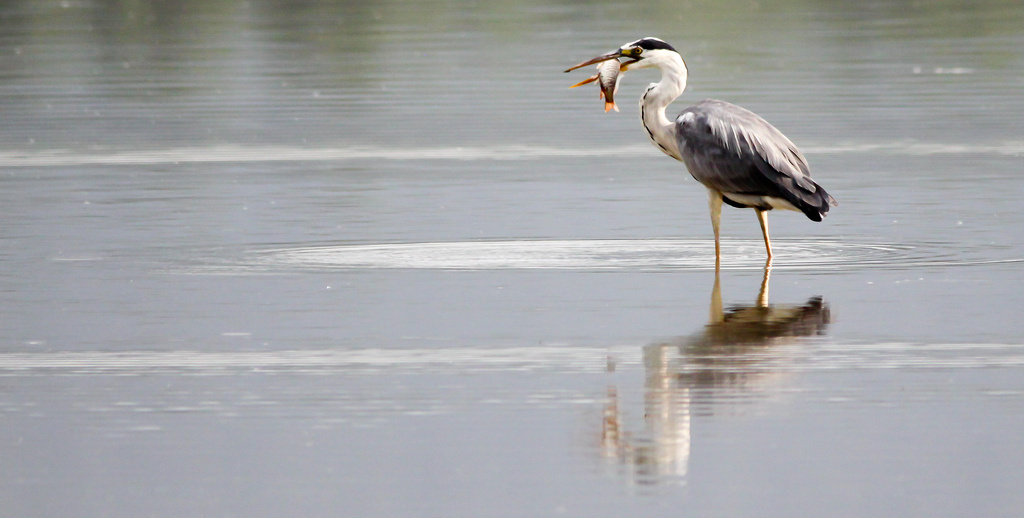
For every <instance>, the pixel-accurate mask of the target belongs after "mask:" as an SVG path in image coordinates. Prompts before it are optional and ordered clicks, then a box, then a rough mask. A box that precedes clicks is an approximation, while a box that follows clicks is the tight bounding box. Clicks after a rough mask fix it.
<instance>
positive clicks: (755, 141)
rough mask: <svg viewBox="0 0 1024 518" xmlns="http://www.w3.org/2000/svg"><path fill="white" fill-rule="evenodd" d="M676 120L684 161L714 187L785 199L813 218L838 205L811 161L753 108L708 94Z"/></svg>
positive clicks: (698, 177)
mask: <svg viewBox="0 0 1024 518" xmlns="http://www.w3.org/2000/svg"><path fill="white" fill-rule="evenodd" d="M675 125H676V135H677V137H678V139H679V151H680V154H681V155H682V157H683V162H685V163H686V166H687V168H688V169H689V170H690V174H691V175H693V177H694V178H696V179H697V181H699V182H700V183H702V184H704V185H705V186H707V187H709V188H712V189H715V190H717V191H719V192H722V193H723V194H730V193H731V194H737V195H743V196H766V197H772V198H780V199H783V200H785V201H787V202H789V203H790V204H792V205H793V206H794V207H796V208H797V209H799V210H800V211H801V212H803V213H804V214H806V215H807V217H808V218H810V219H812V220H814V221H821V218H822V216H824V215H825V213H826V212H828V210H829V208H830V206H831V205H835V204H836V201H835V199H833V198H832V196H830V195H829V194H828V193H827V192H825V190H824V189H822V188H821V186H819V185H818V184H816V183H815V182H814V181H813V180H811V177H810V170H809V168H808V166H807V160H806V159H805V158H804V156H803V154H802V153H800V150H799V149H797V147H796V146H795V145H794V144H793V142H791V141H790V140H789V139H788V138H786V136H785V135H783V134H782V132H780V131H779V130H778V129H776V128H775V126H772V125H771V124H769V123H768V122H767V121H765V120H764V119H762V118H761V117H759V116H757V114H755V113H753V112H751V111H750V110H747V109H745V108H741V107H739V106H736V105H735V104H730V103H727V102H724V101H718V100H714V99H708V100H704V101H701V102H699V103H697V104H695V105H693V106H690V107H689V108H687V109H686V110H684V111H683V113H682V114H680V115H679V117H678V118H676V123H675ZM726 201H727V202H730V201H731V200H729V198H728V196H726ZM731 204H733V205H739V206H746V205H742V204H739V203H735V202H733V203H731ZM760 208H770V207H760Z"/></svg>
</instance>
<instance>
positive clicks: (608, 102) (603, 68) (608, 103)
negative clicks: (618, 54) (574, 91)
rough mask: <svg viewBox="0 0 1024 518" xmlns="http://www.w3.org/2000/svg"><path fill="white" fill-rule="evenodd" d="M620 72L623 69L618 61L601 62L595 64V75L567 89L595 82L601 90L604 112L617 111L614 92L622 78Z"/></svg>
mask: <svg viewBox="0 0 1024 518" xmlns="http://www.w3.org/2000/svg"><path fill="white" fill-rule="evenodd" d="M622 70H623V67H622V65H621V64H620V63H619V60H618V59H609V60H606V61H601V62H599V63H598V64H597V74H595V75H593V76H590V77H588V78H587V79H584V80H583V81H580V82H579V83H576V84H574V85H572V86H570V87H569V88H576V87H577V86H582V85H585V84H587V83H593V82H594V81H597V85H598V86H599V87H600V88H601V99H604V112H605V113H608V111H609V110H612V109H614V110H615V111H619V107H618V106H616V105H615V92H616V91H618V89H619V79H620V78H621V77H622V76H621V75H620V72H621V71H622Z"/></svg>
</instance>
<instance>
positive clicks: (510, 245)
mask: <svg viewBox="0 0 1024 518" xmlns="http://www.w3.org/2000/svg"><path fill="white" fill-rule="evenodd" d="M773 250H774V252H775V257H774V260H773V268H776V269H791V270H809V271H831V270H839V269H842V270H850V269H858V268H871V267H885V268H918V267H926V266H962V265H973V264H993V263H1010V262H1021V261H1024V259H1021V258H1005V257H1004V258H1000V257H997V256H995V255H994V253H993V251H992V250H988V249H984V250H982V249H978V250H973V249H968V248H964V247H961V246H960V245H954V244H949V243H918V244H895V243H881V242H847V241H840V240H823V239H813V240H807V239H805V240H786V239H779V240H776V241H773ZM764 263H765V255H764V244H763V243H762V242H761V241H760V240H736V239H730V240H727V241H724V242H723V243H722V265H721V266H722V268H724V269H732V270H743V269H761V268H763V267H764ZM711 268H714V244H713V242H712V241H711V240H710V239H692V240H688V239H631V240H629V239H623V240H522V241H462V242H459V241H456V242H432V243H385V244H360V245H353V244H341V245H320V246H298V247H288V248H274V249H267V250H259V251H254V252H251V253H249V254H246V255H245V256H244V257H243V258H242V259H241V260H240V261H238V262H237V263H234V264H228V265H219V266H214V265H204V266H201V267H199V268H197V269H195V270H194V271H193V272H194V273H244V272H258V271H265V272H280V271H300V270H313V271H327V270H353V269H435V270H581V271H666V270H679V269H690V270H703V269H711Z"/></svg>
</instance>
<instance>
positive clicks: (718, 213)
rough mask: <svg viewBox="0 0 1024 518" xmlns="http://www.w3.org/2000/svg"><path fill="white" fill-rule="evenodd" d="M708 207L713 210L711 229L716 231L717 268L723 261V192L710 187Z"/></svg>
mask: <svg viewBox="0 0 1024 518" xmlns="http://www.w3.org/2000/svg"><path fill="white" fill-rule="evenodd" d="M708 208H709V209H710V210H711V229H712V230H714V232H715V269H718V265H719V263H720V262H721V261H722V246H721V244H720V243H721V242H720V236H719V227H720V226H721V223H722V193H720V192H718V191H715V190H712V189H708Z"/></svg>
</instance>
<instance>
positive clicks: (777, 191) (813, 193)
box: [566, 38, 836, 261]
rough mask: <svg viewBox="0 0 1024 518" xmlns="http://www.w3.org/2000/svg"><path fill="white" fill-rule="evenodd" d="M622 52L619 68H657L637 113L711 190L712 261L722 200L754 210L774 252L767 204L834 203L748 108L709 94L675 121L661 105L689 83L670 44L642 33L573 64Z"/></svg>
mask: <svg viewBox="0 0 1024 518" xmlns="http://www.w3.org/2000/svg"><path fill="white" fill-rule="evenodd" d="M619 58H625V59H628V60H630V61H626V62H624V63H623V64H622V68H621V70H623V71H624V70H627V69H628V70H635V69H638V68H650V67H657V68H659V69H661V81H660V82H658V83H654V84H651V85H650V86H649V87H647V91H646V92H644V95H643V97H642V98H641V100H640V118H641V120H642V121H643V124H644V129H646V130H647V135H648V136H649V137H650V138H651V140H652V141H653V142H654V144H655V145H656V146H658V148H659V149H661V150H662V151H663V152H665V154H667V155H668V156H670V157H672V158H675V159H676V160H681V161H682V162H683V163H685V164H686V168H687V169H689V170H690V174H691V175H693V177H694V178H696V179H697V181H698V182H700V183H702V184H704V186H705V187H707V188H708V193H709V195H710V199H709V205H710V209H711V226H712V229H713V230H714V233H715V259H716V261H719V260H721V247H720V246H719V232H718V228H719V221H720V220H721V213H722V203H723V202H724V203H726V204H728V205H732V206H734V207H740V208H747V207H749V208H753V209H754V211H755V212H756V213H757V219H758V221H759V222H760V223H761V233H762V234H763V236H764V246H765V249H766V250H767V251H768V258H769V260H770V259H771V257H772V245H771V241H770V240H769V238H768V214H767V211H769V210H772V209H787V210H793V211H797V212H803V213H804V214H805V215H807V217H808V218H810V219H811V220H813V221H821V218H822V217H824V216H825V213H827V212H828V210H829V208H830V206H831V205H835V204H836V201H835V199H833V198H832V196H829V194H828V193H827V192H825V190H824V189H822V188H821V186H819V185H818V184H816V183H814V182H813V181H812V180H811V177H810V172H809V170H808V166H807V160H806V159H804V156H803V154H801V153H800V150H798V149H797V148H796V145H794V144H793V142H791V141H790V140H789V139H788V138H786V136H785V135H783V134H782V132H780V131H779V130H777V129H775V126H772V125H771V124H769V123H768V122H767V121H765V120H764V119H762V118H761V117H758V116H757V115H756V114H754V113H753V112H751V111H749V110H747V109H745V108H740V107H739V106H736V105H735V104H730V103H727V102H724V101H718V100H714V99H707V100H704V101H701V102H699V103H697V104H695V105H693V106H690V107H689V108H687V109H685V110H683V113H682V114H680V115H679V117H677V118H676V119H675V120H674V121H670V120H668V118H667V117H665V108H666V107H667V106H668V105H669V103H671V102H672V101H674V100H675V99H676V97H679V95H680V94H682V93H683V90H684V89H686V65H685V64H684V63H683V58H682V57H681V56H680V55H679V53H678V52H676V49H674V48H672V46H671V45H669V44H668V43H665V42H664V41H661V40H659V39H657V38H642V39H639V40H636V41H634V42H632V43H627V44H625V45H623V46H622V47H620V48H619V49H618V50H615V51H613V52H610V53H608V54H604V55H601V56H598V57H596V58H594V59H591V60H589V61H585V62H583V63H580V64H579V65H576V66H574V67H572V68H570V69H569V70H566V72H569V71H570V70H575V69H577V68H580V67H583V66H587V65H591V64H594V63H600V62H603V61H609V60H612V59H619Z"/></svg>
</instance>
